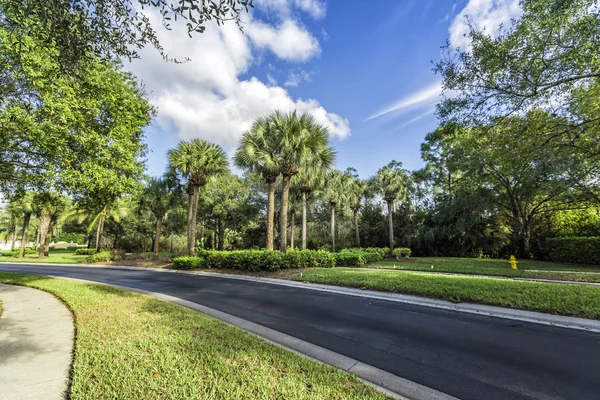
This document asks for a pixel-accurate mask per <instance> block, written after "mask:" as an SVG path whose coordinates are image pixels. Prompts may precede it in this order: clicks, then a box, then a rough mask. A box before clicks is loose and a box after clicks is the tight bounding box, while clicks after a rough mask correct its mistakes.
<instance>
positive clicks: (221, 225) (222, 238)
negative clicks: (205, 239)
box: [218, 218, 225, 251]
mask: <svg viewBox="0 0 600 400" xmlns="http://www.w3.org/2000/svg"><path fill="white" fill-rule="evenodd" d="M218 227H219V235H218V236H219V250H220V251H223V244H224V242H225V224H224V223H223V219H222V218H219V222H218Z"/></svg>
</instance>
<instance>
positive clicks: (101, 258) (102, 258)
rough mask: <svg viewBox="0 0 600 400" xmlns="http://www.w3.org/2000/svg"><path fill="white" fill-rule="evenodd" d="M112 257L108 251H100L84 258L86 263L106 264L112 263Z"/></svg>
mask: <svg viewBox="0 0 600 400" xmlns="http://www.w3.org/2000/svg"><path fill="white" fill-rule="evenodd" d="M112 259H113V255H112V253H111V252H110V251H100V252H98V253H95V254H92V255H91V256H88V257H86V258H85V261H84V262H86V263H97V262H108V261H112Z"/></svg>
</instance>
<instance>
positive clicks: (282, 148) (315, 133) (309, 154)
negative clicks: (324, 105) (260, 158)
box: [270, 111, 335, 253]
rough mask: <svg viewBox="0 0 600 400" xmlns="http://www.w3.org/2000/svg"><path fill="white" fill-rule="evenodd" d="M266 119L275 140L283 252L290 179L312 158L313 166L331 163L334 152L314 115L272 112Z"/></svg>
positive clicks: (284, 249)
mask: <svg viewBox="0 0 600 400" xmlns="http://www.w3.org/2000/svg"><path fill="white" fill-rule="evenodd" d="M270 121H271V123H272V124H273V126H272V134H273V135H275V137H276V142H277V153H276V154H277V165H278V166H279V171H280V172H281V175H282V176H283V186H282V191H281V213H280V222H279V232H280V233H279V235H280V244H279V245H280V250H281V252H282V253H285V252H286V242H287V218H288V197H289V192H290V182H291V179H292V177H293V176H294V175H296V174H298V170H299V168H300V167H301V166H302V165H304V164H305V163H306V161H307V160H312V162H313V163H314V164H315V166H316V167H317V168H321V169H327V168H329V167H330V166H331V164H333V161H334V159H335V152H334V151H333V150H332V149H331V147H330V146H329V139H328V136H327V128H325V127H324V126H322V125H320V124H319V123H317V122H316V120H315V118H314V117H313V116H312V115H311V114H309V113H304V114H302V115H300V116H298V114H297V113H296V111H292V112H290V113H281V112H279V111H276V112H275V113H274V114H273V115H272V116H271V117H270Z"/></svg>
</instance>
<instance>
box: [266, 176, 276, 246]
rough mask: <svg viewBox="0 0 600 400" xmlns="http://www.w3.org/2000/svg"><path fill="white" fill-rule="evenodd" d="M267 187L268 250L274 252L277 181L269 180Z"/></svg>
mask: <svg viewBox="0 0 600 400" xmlns="http://www.w3.org/2000/svg"><path fill="white" fill-rule="evenodd" d="M267 187H268V201H267V250H273V231H274V230H275V181H274V180H268V181H267Z"/></svg>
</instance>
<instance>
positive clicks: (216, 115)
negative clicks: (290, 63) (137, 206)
mask: <svg viewBox="0 0 600 400" xmlns="http://www.w3.org/2000/svg"><path fill="white" fill-rule="evenodd" d="M157 17H158V16H156V15H155V16H154V18H157ZM255 23H258V22H254V21H252V20H251V21H250V22H249V23H248V24H246V25H245V29H244V32H247V30H248V27H250V26H252V25H253V24H255ZM260 24H261V27H263V26H266V27H267V29H271V30H276V28H273V27H269V26H267V25H265V24H263V23H260ZM155 26H156V25H155ZM296 26H297V25H296ZM173 28H174V29H173V30H172V31H166V30H164V29H161V30H159V39H160V40H161V43H163V44H164V45H165V47H166V51H167V53H168V54H169V55H170V56H175V57H178V58H183V57H184V56H187V57H189V58H190V59H191V61H189V62H186V63H183V64H175V63H169V62H165V61H163V59H162V58H161V57H160V55H159V54H158V53H157V52H156V51H155V50H154V49H150V48H148V49H144V50H142V54H141V59H140V60H134V61H133V62H132V63H131V64H129V66H128V68H129V69H130V70H131V71H132V72H133V73H134V74H136V75H137V76H138V77H140V78H141V79H142V80H143V82H144V84H145V85H146V88H147V90H148V91H149V93H150V100H151V102H152V103H153V104H154V105H155V106H157V108H158V116H157V119H156V122H157V124H158V125H159V126H160V127H161V129H162V131H163V132H165V134H167V135H169V134H172V135H177V136H178V137H179V138H181V139H189V138H195V137H199V138H203V139H207V140H211V141H214V142H216V143H218V144H220V145H222V146H224V147H225V149H231V148H233V147H234V146H235V145H236V144H237V142H238V140H239V138H240V136H241V134H242V133H243V131H244V130H246V129H248V128H249V127H250V125H251V124H252V122H253V121H254V120H255V119H256V118H257V117H260V116H263V115H266V114H269V113H271V112H272V111H274V110H277V109H280V110H292V109H297V110H298V111H299V112H304V111H307V112H311V113H313V114H314V115H315V117H316V118H317V119H318V120H319V121H320V122H321V123H322V124H324V125H326V126H327V127H328V128H329V132H330V135H331V136H332V137H337V138H345V137H347V136H348V135H349V134H350V126H349V123H348V120H346V119H344V118H342V117H340V116H339V115H337V114H333V113H330V112H328V111H327V110H325V108H323V107H322V106H321V105H320V104H319V102H318V101H317V100H315V99H307V100H303V99H293V98H292V97H291V96H290V95H289V93H288V92H287V91H286V90H285V89H284V88H283V87H280V86H276V84H277V83H276V81H274V80H270V82H269V84H265V83H263V82H261V81H260V80H258V79H257V78H256V77H250V78H247V79H246V78H245V79H240V76H241V75H243V74H245V73H247V72H248V69H249V68H250V66H251V65H252V64H253V63H254V62H256V60H255V55H254V54H253V46H252V43H253V39H251V36H250V35H249V34H245V33H242V32H241V31H240V30H239V29H238V28H237V26H235V24H225V25H224V26H222V27H221V28H217V27H216V26H209V27H208V28H207V29H206V31H205V32H204V33H203V34H199V35H194V37H193V38H192V39H190V38H188V36H187V35H186V34H185V31H181V27H177V26H174V27H173ZM182 28H183V29H185V26H184V27H182ZM304 32H306V31H304ZM273 40H276V41H277V40H279V38H273ZM265 46H271V44H269V43H265ZM275 47H276V46H275ZM290 54H292V53H284V54H283V55H284V56H285V55H287V56H288V57H289V55H290ZM265 68H268V65H267V66H265ZM271 78H273V77H272V76H271ZM267 79H269V78H267ZM273 79H274V78H273Z"/></svg>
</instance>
